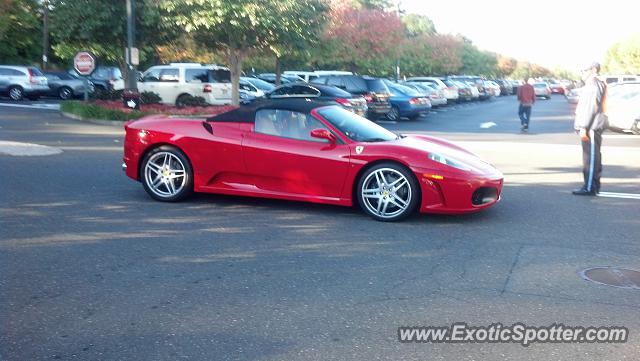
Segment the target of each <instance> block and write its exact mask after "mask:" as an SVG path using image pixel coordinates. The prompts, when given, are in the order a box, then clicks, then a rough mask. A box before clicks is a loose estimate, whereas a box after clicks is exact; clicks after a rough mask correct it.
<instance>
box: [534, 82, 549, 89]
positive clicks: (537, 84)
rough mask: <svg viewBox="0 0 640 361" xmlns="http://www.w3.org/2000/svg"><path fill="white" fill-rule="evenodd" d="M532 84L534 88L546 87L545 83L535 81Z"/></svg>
mask: <svg viewBox="0 0 640 361" xmlns="http://www.w3.org/2000/svg"><path fill="white" fill-rule="evenodd" d="M534 86H535V87H536V88H546V87H547V83H536V84H535V85H534Z"/></svg>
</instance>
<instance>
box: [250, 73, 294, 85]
mask: <svg viewBox="0 0 640 361" xmlns="http://www.w3.org/2000/svg"><path fill="white" fill-rule="evenodd" d="M257 78H258V79H260V80H264V81H266V82H267V83H271V84H275V83H276V75H275V74H274V73H262V74H258V76H257ZM299 81H304V79H302V78H301V77H299V76H297V75H285V74H280V84H287V83H296V82H299Z"/></svg>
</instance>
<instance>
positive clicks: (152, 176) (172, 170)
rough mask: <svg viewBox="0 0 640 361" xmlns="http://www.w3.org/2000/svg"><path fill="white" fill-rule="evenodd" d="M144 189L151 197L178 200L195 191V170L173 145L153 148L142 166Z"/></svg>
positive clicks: (159, 199)
mask: <svg viewBox="0 0 640 361" xmlns="http://www.w3.org/2000/svg"><path fill="white" fill-rule="evenodd" d="M140 174H141V175H140V178H141V181H142V185H143V187H144V190H145V191H146V192H147V193H148V194H149V195H150V196H151V198H153V199H155V200H158V201H162V202H177V201H180V200H183V199H185V198H186V197H187V196H189V195H190V194H191V193H192V191H193V170H192V168H191V164H190V163H189V159H187V157H186V156H185V155H184V153H182V152H181V151H180V150H178V149H176V148H174V147H171V146H161V147H158V148H155V149H153V150H152V151H150V152H149V153H147V155H146V156H145V157H144V159H143V160H142V163H141V167H140Z"/></svg>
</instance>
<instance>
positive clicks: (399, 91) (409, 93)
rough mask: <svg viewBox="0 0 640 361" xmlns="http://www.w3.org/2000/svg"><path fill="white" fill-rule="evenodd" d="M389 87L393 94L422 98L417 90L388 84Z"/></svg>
mask: <svg viewBox="0 0 640 361" xmlns="http://www.w3.org/2000/svg"><path fill="white" fill-rule="evenodd" d="M387 86H388V87H389V90H391V92H392V93H396V94H400V95H407V96H410V97H417V96H420V93H418V92H417V91H416V90H414V89H412V88H409V87H406V86H402V85H398V84H387Z"/></svg>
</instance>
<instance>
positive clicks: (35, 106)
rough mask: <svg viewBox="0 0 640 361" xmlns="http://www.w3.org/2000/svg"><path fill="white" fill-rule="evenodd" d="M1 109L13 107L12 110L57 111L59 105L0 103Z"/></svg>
mask: <svg viewBox="0 0 640 361" xmlns="http://www.w3.org/2000/svg"><path fill="white" fill-rule="evenodd" d="M0 106H2V107H13V108H30V109H51V110H58V109H60V104H8V103H0Z"/></svg>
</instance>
